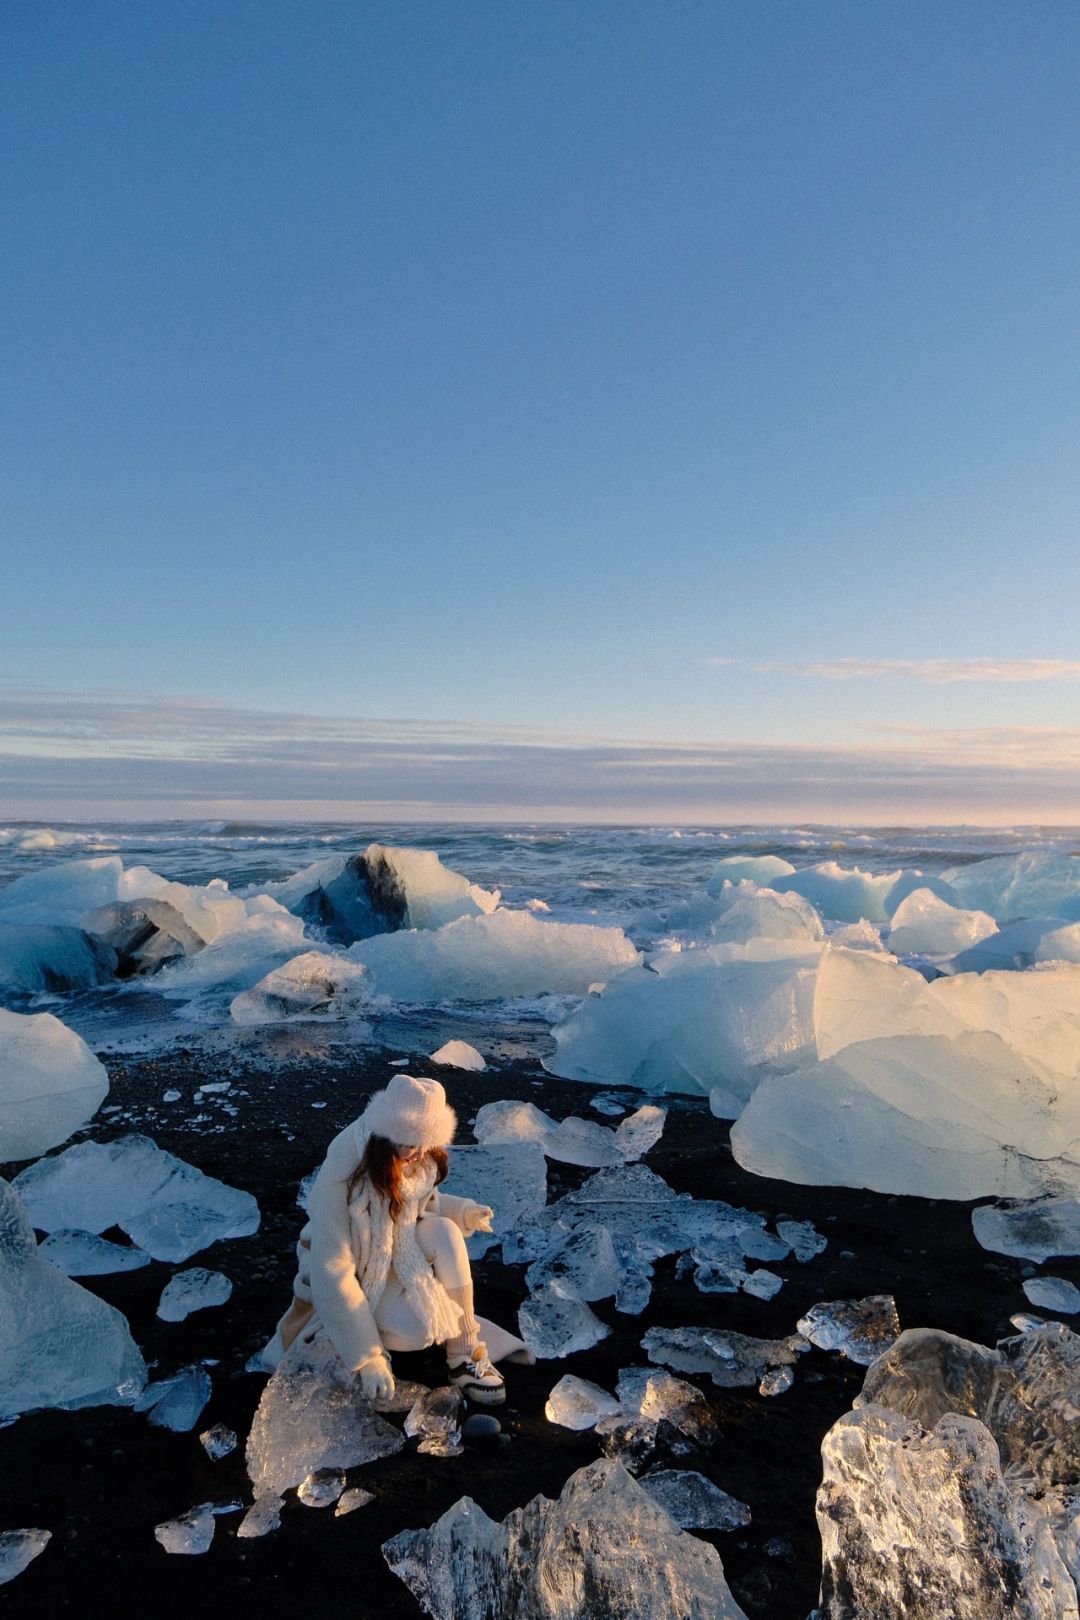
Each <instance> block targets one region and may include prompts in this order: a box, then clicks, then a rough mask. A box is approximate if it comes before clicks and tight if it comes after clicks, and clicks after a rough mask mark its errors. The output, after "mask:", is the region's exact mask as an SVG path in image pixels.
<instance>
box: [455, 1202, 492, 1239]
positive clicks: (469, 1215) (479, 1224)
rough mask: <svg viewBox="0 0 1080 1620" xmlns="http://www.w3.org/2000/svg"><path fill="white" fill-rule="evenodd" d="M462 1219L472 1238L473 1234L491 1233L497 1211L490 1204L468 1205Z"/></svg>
mask: <svg viewBox="0 0 1080 1620" xmlns="http://www.w3.org/2000/svg"><path fill="white" fill-rule="evenodd" d="M461 1219H462V1223H463V1225H464V1227H465V1231H466V1233H467V1234H469V1235H470V1236H471V1235H472V1233H473V1232H490V1231H491V1223H492V1221H493V1220H494V1219H495V1211H494V1210H493V1209H492V1208H491V1206H490V1205H489V1204H466V1205H465V1208H464V1210H463V1211H462V1215H461Z"/></svg>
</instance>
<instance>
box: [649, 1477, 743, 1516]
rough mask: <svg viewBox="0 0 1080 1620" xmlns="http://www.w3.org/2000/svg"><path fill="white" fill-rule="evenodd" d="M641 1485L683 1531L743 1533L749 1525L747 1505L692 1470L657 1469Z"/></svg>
mask: <svg viewBox="0 0 1080 1620" xmlns="http://www.w3.org/2000/svg"><path fill="white" fill-rule="evenodd" d="M638 1484H639V1485H640V1486H641V1488H642V1490H643V1491H647V1492H648V1494H649V1495H650V1496H651V1497H652V1499H653V1501H654V1502H658V1503H659V1505H660V1506H661V1507H662V1508H663V1509H664V1512H665V1513H670V1514H671V1517H672V1518H673V1519H674V1520H675V1523H676V1524H677V1525H678V1526H679V1527H680V1529H682V1530H741V1529H742V1528H743V1527H744V1526H745V1525H748V1524H749V1523H750V1509H749V1508H748V1507H747V1505H746V1503H745V1502H740V1501H738V1500H737V1498H736V1497H734V1496H729V1495H728V1493H727V1491H722V1490H721V1489H720V1487H719V1485H714V1484H713V1482H712V1480H711V1479H706V1478H705V1475H704V1474H698V1473H695V1472H693V1470H691V1469H687V1470H685V1471H684V1470H683V1469H681V1468H654V1469H652V1470H650V1472H649V1473H647V1474H644V1475H642V1477H641V1478H640V1479H639V1480H638Z"/></svg>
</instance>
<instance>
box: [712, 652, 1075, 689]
mask: <svg viewBox="0 0 1080 1620" xmlns="http://www.w3.org/2000/svg"><path fill="white" fill-rule="evenodd" d="M721 662H725V663H726V662H730V660H726V659H725V660H721ZM757 668H758V669H759V670H760V671H761V672H763V673H764V672H772V671H779V672H782V673H784V674H788V675H802V676H809V677H812V678H817V679H821V680H828V681H879V680H905V681H925V682H928V683H930V684H931V685H935V686H950V685H953V684H955V683H957V682H981V683H998V684H1011V685H1019V684H1023V683H1025V682H1028V681H1076V680H1080V663H1077V662H1073V661H1071V660H1069V659H1065V658H827V659H818V660H807V661H805V662H802V663H797V664H759V665H758V666H757Z"/></svg>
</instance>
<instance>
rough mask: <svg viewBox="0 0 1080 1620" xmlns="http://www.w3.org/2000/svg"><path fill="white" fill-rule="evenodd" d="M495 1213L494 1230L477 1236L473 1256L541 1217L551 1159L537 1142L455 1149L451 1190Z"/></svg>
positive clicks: (471, 1243) (472, 1245)
mask: <svg viewBox="0 0 1080 1620" xmlns="http://www.w3.org/2000/svg"><path fill="white" fill-rule="evenodd" d="M451 1189H452V1190H453V1192H454V1193H455V1194H457V1195H458V1196H461V1197H465V1198H472V1199H474V1200H475V1201H476V1202H477V1203H478V1204H487V1205H488V1206H489V1207H490V1208H491V1209H493V1210H494V1211H495V1216H494V1220H493V1221H492V1231H491V1232H474V1233H472V1235H471V1236H470V1238H469V1240H468V1241H469V1253H470V1254H471V1255H473V1256H476V1257H478V1256H480V1255H483V1254H485V1253H486V1252H487V1250H488V1249H490V1248H492V1247H493V1246H494V1245H495V1244H497V1243H499V1242H500V1241H501V1240H503V1239H504V1238H505V1237H506V1236H507V1234H508V1233H510V1232H512V1231H513V1230H514V1229H515V1227H517V1226H518V1225H520V1224H521V1223H522V1222H525V1221H528V1220H530V1219H531V1218H532V1217H534V1216H536V1215H538V1214H539V1213H540V1211H541V1210H542V1209H543V1208H544V1205H545V1202H546V1200H547V1161H546V1159H545V1158H544V1150H543V1148H541V1147H540V1146H539V1145H538V1144H537V1143H536V1142H514V1143H506V1144H505V1145H499V1146H493V1147H486V1146H485V1147H455V1148H454V1153H453V1165H452V1170H451V1180H450V1186H449V1187H448V1189H447V1190H448V1191H449V1190H451Z"/></svg>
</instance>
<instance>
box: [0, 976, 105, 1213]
mask: <svg viewBox="0 0 1080 1620" xmlns="http://www.w3.org/2000/svg"><path fill="white" fill-rule="evenodd" d="M0 1073H2V1074H3V1076H4V1089H3V1096H2V1097H0V1160H3V1161H11V1160H15V1159H33V1158H36V1157H37V1155H38V1154H39V1153H45V1152H47V1150H48V1149H49V1148H51V1147H56V1145H57V1144H58V1143H60V1142H65V1141H66V1140H67V1138H68V1137H69V1136H70V1135H71V1133H72V1131H74V1130H77V1129H78V1128H79V1126H80V1125H84V1124H85V1123H86V1121H87V1120H88V1119H89V1118H90V1116H91V1115H92V1114H93V1113H94V1112H95V1111H96V1110H97V1108H98V1107H99V1106H100V1105H101V1103H102V1102H103V1101H104V1099H105V1097H106V1095H107V1094H108V1090H109V1077H108V1074H107V1073H106V1071H105V1066H104V1064H103V1063H100V1062H99V1061H98V1059H97V1058H96V1057H95V1056H94V1054H93V1052H91V1050H90V1048H89V1047H88V1046H87V1044H86V1042H85V1041H84V1040H83V1039H82V1038H81V1036H79V1035H76V1034H75V1031H74V1030H71V1029H68V1027H67V1025H66V1024H62V1023H61V1022H60V1020H59V1018H54V1017H53V1015H52V1014H51V1013H30V1014H24V1013H16V1012H8V1011H7V1010H6V1009H5V1008H2V1007H0ZM66 1224H68V1225H72V1226H76V1225H79V1224H80V1223H79V1222H77V1221H71V1222H68V1223H66Z"/></svg>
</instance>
